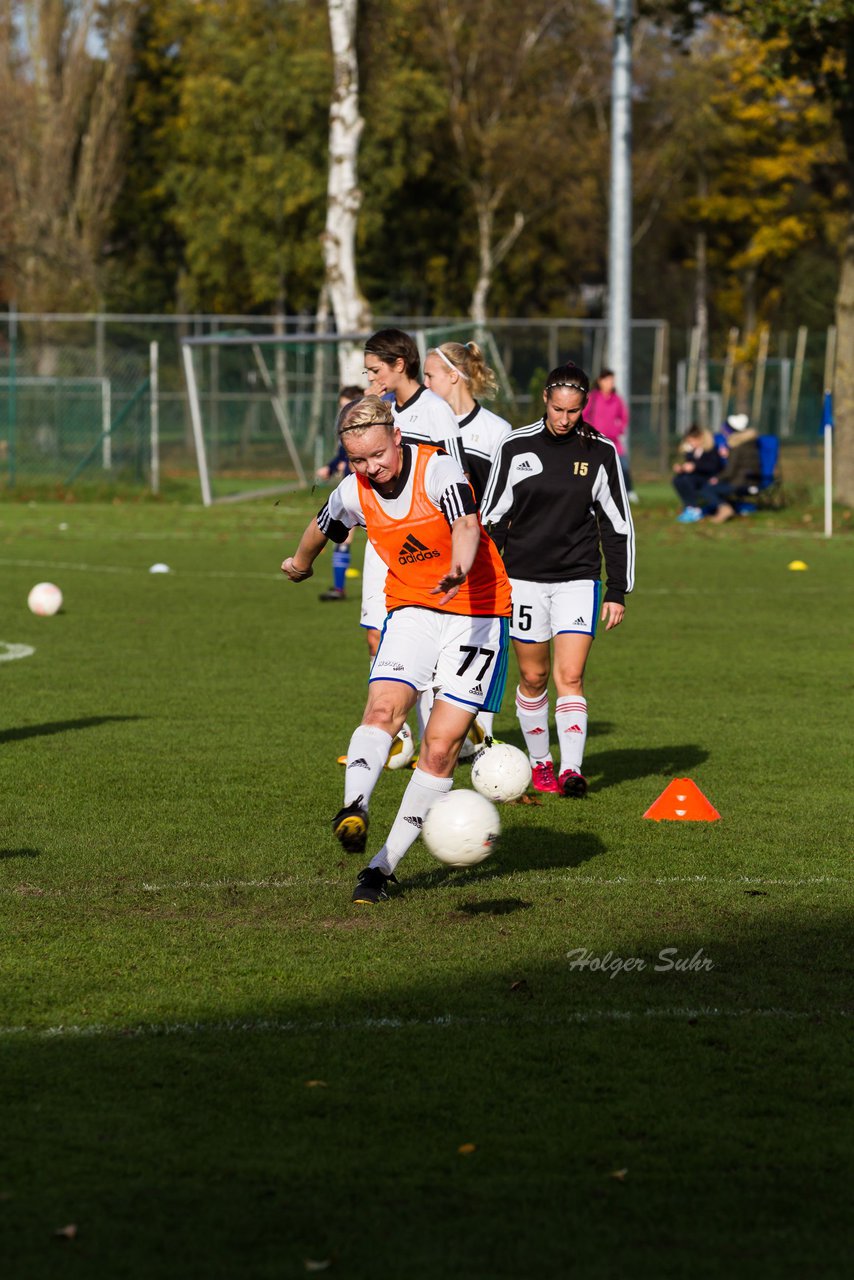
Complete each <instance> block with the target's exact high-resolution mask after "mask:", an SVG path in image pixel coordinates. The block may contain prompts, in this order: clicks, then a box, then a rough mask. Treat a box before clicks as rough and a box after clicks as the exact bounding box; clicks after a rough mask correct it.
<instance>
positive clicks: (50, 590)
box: [27, 582, 62, 618]
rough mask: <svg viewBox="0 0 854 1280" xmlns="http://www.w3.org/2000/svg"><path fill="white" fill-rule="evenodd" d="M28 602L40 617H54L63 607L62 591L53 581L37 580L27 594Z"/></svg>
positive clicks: (31, 609)
mask: <svg viewBox="0 0 854 1280" xmlns="http://www.w3.org/2000/svg"><path fill="white" fill-rule="evenodd" d="M27 604H28V606H29V608H30V611H31V612H32V613H36V614H38V616H39V617H40V618H52V617H53V615H54V614H55V613H59V611H60V609H61V608H62V592H61V591H60V589H59V587H57V586H54V584H53V583H52V582H37V583H36V585H35V586H34V587H33V589H32V591H31V592H30V594H29V595H28V596H27Z"/></svg>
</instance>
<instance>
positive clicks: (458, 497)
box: [317, 401, 473, 542]
mask: <svg viewBox="0 0 854 1280" xmlns="http://www.w3.org/2000/svg"><path fill="white" fill-rule="evenodd" d="M443 403H444V401H443ZM414 456H415V446H414V445H411V446H410V447H409V448H407V449H405V451H404V455H403V467H402V470H401V473H400V476H399V477H398V480H397V483H396V485H395V488H394V490H393V491H392V493H391V494H390V495H389V496H388V497H386V496H384V495H383V494H381V493H380V492H379V491H378V490H377V489H375V490H374V494H375V496H376V499H377V502H378V503H379V504H380V506H381V507H382V509H383V511H385V513H386V515H388V516H389V517H391V519H392V520H406V518H407V516H408V515H409V510H410V508H411V506H412V484H413V479H414V475H415V468H414V466H413V465H412V464H413V461H414ZM424 491H425V493H426V494H427V497H428V498H429V499H430V501H431V502H432V503H433V505H434V507H436V509H437V511H442V512H443V513H444V516H445V519H446V520H447V522H448V524H449V525H450V526H453V524H454V522H455V521H456V520H459V519H460V517H461V516H464V515H467V514H473V513H472V512H471V510H470V507H471V493H469V491H468V485H467V484H466V478H465V476H464V475H463V473H462V471H461V470H460V465H459V463H458V462H455V461H454V459H453V458H451V457H449V456H448V455H446V454H443V453H436V454H433V455H432V457H430V458H429V459H428V461H427V466H426V467H425V468H424ZM317 523H318V525H319V527H320V530H321V532H322V533H325V534H326V536H327V537H328V538H331V539H332V541H333V542H342V541H343V539H344V537H345V536H346V531H347V530H348V529H352V528H353V526H354V525H357V524H358V525H361V526H362V528H364V527H365V517H364V514H363V512H362V501H361V496H360V493H359V481H358V478H357V477H356V476H355V475H349V476H345V477H344V479H343V480H342V481H341V483H340V484H339V485H338V487H337V488H336V489H333V490H332V493H330V495H329V497H328V498H327V500H326V504H325V506H324V507H323V508H322V509H321V511H320V512H319V513H318V516H317Z"/></svg>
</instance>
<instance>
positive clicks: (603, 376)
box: [584, 369, 638, 502]
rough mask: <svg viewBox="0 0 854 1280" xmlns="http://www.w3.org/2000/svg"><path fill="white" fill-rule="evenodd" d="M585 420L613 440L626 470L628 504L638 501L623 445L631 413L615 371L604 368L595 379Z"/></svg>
mask: <svg viewBox="0 0 854 1280" xmlns="http://www.w3.org/2000/svg"><path fill="white" fill-rule="evenodd" d="M584 421H585V422H589V423H590V425H591V427H595V428H596V430H597V431H598V432H599V433H600V434H601V435H603V436H605V437H606V438H607V439H608V440H613V442H614V444H615V446H616V449H617V454H618V456H619V459H620V466H621V467H622V469H623V479H624V480H625V482H626V489H627V490H628V497H629V502H637V500H638V495H637V494H636V493H635V491H634V489H633V487H632V478H631V475H630V474H629V464H628V459H627V457H626V447H625V445H624V444H623V436H624V435H625V432H626V427H627V426H628V425H629V411H628V408H627V407H626V402H625V400H623V399H621V397H620V396H618V395H617V392H616V390H615V388H614V371H613V369H603V370H602V372H601V373H600V374H599V377H598V378H597V379H596V386H595V387H594V388H593V390H592V391H591V392H590V398H589V400H588V401H587V408H586V409H585V410H584Z"/></svg>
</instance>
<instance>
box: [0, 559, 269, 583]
mask: <svg viewBox="0 0 854 1280" xmlns="http://www.w3.org/2000/svg"><path fill="white" fill-rule="evenodd" d="M0 565H4V566H7V567H11V568H14V567H15V566H19V565H20V566H23V567H24V568H25V569H63V570H69V571H71V572H73V573H129V574H143V573H144V574H146V575H147V574H148V569H147V568H144V567H143V566H142V565H128V564H81V563H78V562H77V561H76V560H13V559H11V558H10V557H0ZM176 573H180V576H181V577H184V578H240V579H243V578H256V579H259V580H261V581H262V582H272V581H273V580H275V581H281V582H284V581H285V577H284V575H283V574H282V573H281V572H275V571H273V570H271V571H270V572H269V573H257V572H255V571H253V570H246V571H241V572H236V571H231V570H227V569H194V570H193V571H192V572H191V573H183V572H182V571H180V570H177V571H176V570H175V569H172V570H171V571H170V576H172V575H174V574H176Z"/></svg>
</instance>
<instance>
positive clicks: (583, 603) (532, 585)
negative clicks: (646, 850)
mask: <svg viewBox="0 0 854 1280" xmlns="http://www.w3.org/2000/svg"><path fill="white" fill-rule="evenodd" d="M589 388H590V383H589V380H588V378H587V374H586V373H585V372H584V371H583V370H582V369H579V368H578V366H577V365H573V364H567V365H561V366H560V367H559V368H557V369H554V370H552V372H551V373H550V374H549V376H548V379H547V380H546V386H545V389H544V391H543V402H544V404H545V412H544V414H543V416H542V418H540V419H539V420H538V421H537V422H533V423H532V424H531V425H530V426H528V427H521V428H519V429H518V430H516V431H514V432H513V434H512V435H511V436H510V437H509V438H508V439H507V440H505V441H504V443H503V444H502V445H501V447H500V449H499V451H498V454H497V456H496V459H495V462H494V463H493V466H492V470H491V472H490V476H489V482H488V484H487V487H486V492H485V494H484V497H483V502H482V503H481V517H482V519H483V521H484V524H485V525H486V527H487V528H488V529H489V531H490V533H491V535H492V537H493V538H494V540H495V542H496V544H497V546H498V547H500V548H502V549H503V553H504V565H505V568H506V569H507V573H508V575H509V577H510V583H511V587H512V592H513V616H512V622H511V627H510V635H511V638H512V640H513V647H514V649H515V651H516V657H517V659H518V662H519V687H518V689H517V690H516V714H517V716H518V719H519V724H520V725H521V728H522V733H523V734H524V736H525V743H526V745H527V748H528V755H529V757H530V760H531V765H532V767H533V774H534V787H535V788H536V789H537V790H538V791H554V792H558V793H560V794H561V795H564V796H577V797H580V796H584V795H585V794H586V793H587V780H586V779H585V777H584V776H583V774H582V772H581V764H582V760H583V755H584V746H585V742H586V738H587V701H586V699H585V697H584V669H585V665H586V663H587V658H588V655H589V653H590V649H591V646H592V644H593V637H594V635H595V633H596V622H597V615H598V613H599V602H600V595H601V582H600V576H601V570H602V558H603V556H604V560H605V573H606V581H605V595H604V602H603V604H602V615H601V616H602V621H603V622H604V623H605V630H606V631H610V630H611V629H612V628H613V627H616V626H618V625H619V624H620V623H621V622H622V620H623V615H624V613H625V596H626V592H628V591H631V589H632V586H633V585H634V559H635V544H634V529H633V527H632V518H631V513H630V509H629V502H628V497H627V494H626V488H625V483H624V480H623V473H622V470H621V468H620V463H619V459H618V457H617V452H616V449H615V447H614V445H613V443H612V442H611V441H610V440H606V439H605V438H604V437H603V436H601V435H600V434H599V433H598V432H597V431H596V430H595V429H594V428H593V427H591V426H589V425H588V424H587V423H586V422H585V421H584V407H585V405H586V403H587V396H588V392H589ZM552 673H553V674H554V682H555V685H556V687H557V706H556V711H555V727H556V730H557V736H558V742H559V745H560V766H559V769H558V774H557V777H555V772H554V764H553V761H552V755H551V751H550V749H549V693H548V685H549V676H550V675H551V674H552Z"/></svg>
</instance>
